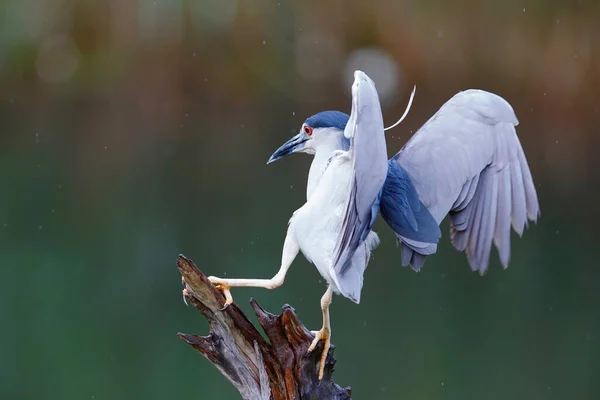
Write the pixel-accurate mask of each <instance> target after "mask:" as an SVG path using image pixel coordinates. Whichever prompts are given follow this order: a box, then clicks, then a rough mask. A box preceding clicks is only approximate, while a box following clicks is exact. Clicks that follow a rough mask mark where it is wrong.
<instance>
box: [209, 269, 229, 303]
mask: <svg viewBox="0 0 600 400" xmlns="http://www.w3.org/2000/svg"><path fill="white" fill-rule="evenodd" d="M208 280H209V281H210V283H212V284H213V285H215V288H216V289H217V290H220V291H221V292H222V293H223V295H224V296H225V304H223V307H221V308H219V311H224V310H226V309H227V307H229V305H230V304H231V303H233V296H232V295H231V286H229V284H228V283H227V282H225V281H223V280H222V279H219V278H216V277H214V276H209V277H208Z"/></svg>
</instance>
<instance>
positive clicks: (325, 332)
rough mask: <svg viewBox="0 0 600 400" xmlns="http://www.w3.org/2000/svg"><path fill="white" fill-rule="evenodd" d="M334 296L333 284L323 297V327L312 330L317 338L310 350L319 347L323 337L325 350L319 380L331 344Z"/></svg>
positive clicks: (320, 362) (320, 365)
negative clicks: (331, 311)
mask: <svg viewBox="0 0 600 400" xmlns="http://www.w3.org/2000/svg"><path fill="white" fill-rule="evenodd" d="M332 298H333V289H332V288H331V285H330V286H329V287H328V288H327V291H326V292H325V294H324V295H323V297H321V310H323V327H322V328H321V330H320V331H312V333H313V335H315V338H314V339H313V341H312V343H311V344H310V347H309V348H308V352H309V353H310V352H311V351H313V350H314V349H315V347H317V344H318V343H319V340H321V339H323V352H322V353H321V360H320V361H319V380H321V379H323V371H324V370H325V360H326V359H327V353H328V352H329V347H330V346H331V324H330V322H329V305H330V304H331V300H332Z"/></svg>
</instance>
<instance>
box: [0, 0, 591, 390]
mask: <svg viewBox="0 0 600 400" xmlns="http://www.w3.org/2000/svg"><path fill="white" fill-rule="evenodd" d="M599 21H600V3H599V2H597V1H583V0H582V1H540V0H524V1H518V2H517V1H500V0H498V1H485V2H481V1H467V0H463V1H453V2H447V1H442V0H427V1H378V0H371V1H368V2H367V1H363V2H358V1H343V0H336V1H303V2H300V1H289V0H287V1H284V0H282V1H280V2H277V1H274V0H273V1H266V0H263V1H241V0H240V1H232V0H210V1H192V0H189V1H186V0H138V1H132V0H105V1H83V0H80V1H76V0H1V1H0V193H2V195H1V196H0V265H1V269H0V296H1V297H0V398H1V399H176V398H197V399H212V398H215V399H236V398H238V395H237V392H236V391H235V390H234V389H233V387H232V386H231V385H230V384H229V383H228V382H227V381H226V380H225V378H223V377H222V376H221V374H220V373H219V372H218V371H217V370H216V368H214V367H213V366H212V365H211V364H210V363H209V362H208V361H206V360H205V359H203V358H202V357H201V356H200V355H199V354H197V353H195V352H194V351H193V350H191V349H190V348H188V347H187V346H186V345H185V344H183V343H182V342H180V341H179V339H178V338H177V336H176V333H177V332H178V331H184V332H189V333H199V334H205V333H207V324H206V322H205V321H204V320H203V318H202V317H201V315H200V314H199V313H198V312H196V310H194V309H193V308H191V307H185V306H184V304H183V302H182V298H181V289H182V286H181V282H180V277H179V275H178V273H177V270H176V269H175V260H176V257H177V255H178V254H179V253H183V254H185V255H187V256H189V257H191V258H192V259H193V260H194V261H195V262H196V263H197V264H198V265H199V266H200V267H201V268H202V269H203V271H204V272H206V273H207V274H209V275H217V276H226V277H270V276H272V275H273V274H274V273H275V272H276V271H277V269H278V268H279V261H280V256H281V254H280V252H281V247H282V243H283V239H284V235H285V232H286V224H287V221H288V219H289V217H290V216H291V214H292V212H293V211H294V210H295V209H297V208H299V207H300V206H301V205H302V204H303V202H304V200H305V182H306V176H307V172H308V166H309V163H310V161H311V160H310V158H309V157H308V156H294V157H289V158H287V159H285V160H282V161H279V162H277V163H276V164H274V165H269V166H267V165H265V162H266V160H267V159H268V157H269V155H270V154H271V153H272V152H273V151H274V150H275V149H276V148H277V147H278V146H279V145H280V144H282V143H283V142H284V141H285V140H287V139H288V138H289V137H290V136H292V135H293V134H295V133H296V132H297V131H298V129H299V128H300V126H301V124H302V122H303V121H304V119H305V118H306V117H308V116H310V115H312V114H313V113H315V112H318V111H321V110H324V109H340V110H343V111H349V109H350V95H349V89H350V83H351V79H352V78H351V74H352V71H353V70H354V69H356V68H361V69H364V70H365V71H366V72H367V73H369V74H370V75H371V76H372V77H373V78H374V80H375V82H376V83H377V84H378V87H379V89H380V94H381V98H382V103H383V113H384V119H385V121H386V124H388V125H389V124H391V123H393V122H394V121H395V120H396V119H397V118H398V117H399V116H400V115H401V113H402V111H403V110H404V108H405V105H406V102H407V100H408V94H409V93H410V90H411V88H412V86H413V85H414V84H416V85H417V93H416V99H415V103H414V105H413V108H412V110H411V112H410V114H409V116H408V118H407V119H406V121H405V122H404V123H403V124H402V125H401V126H400V127H398V128H396V129H394V130H393V131H391V132H389V133H388V149H389V152H390V155H392V154H394V153H395V152H397V151H398V150H399V149H400V148H401V146H402V145H403V144H404V142H405V141H406V140H407V139H408V138H409V137H410V135H411V134H412V133H413V132H414V131H416V129H418V128H419V127H420V126H421V125H422V124H423V123H424V122H425V121H426V120H427V119H428V118H429V117H430V116H432V115H433V113H434V112H435V111H436V110H437V109H438V108H439V107H440V106H441V105H442V104H443V102H445V101H446V100H447V99H448V98H450V97H451V96H452V95H454V94H455V93H456V92H458V91H459V90H464V89H468V88H482V89H486V90H489V91H493V92H495V93H498V94H500V95H501V96H503V97H504V98H506V99H507V100H508V101H509V102H510V103H511V104H512V105H513V107H514V109H515V111H516V113H517V116H518V118H519V119H520V122H521V124H520V125H519V127H518V133H519V135H520V138H521V141H522V143H523V146H524V148H525V152H526V154H527V157H528V160H529V163H530V166H531V169H532V172H533V175H534V179H535V181H536V186H537V188H538V193H539V196H540V203H541V207H542V218H541V220H540V221H539V223H538V224H537V225H533V226H530V228H529V229H528V230H527V231H526V233H525V235H524V237H523V239H522V240H517V238H516V235H514V234H513V247H512V248H513V257H512V263H511V266H510V268H508V270H506V271H503V270H502V268H501V265H500V263H499V261H498V257H497V255H496V253H495V252H494V253H493V254H492V262H491V266H490V270H489V273H488V274H487V275H486V276H485V277H480V276H479V275H478V274H476V273H473V272H471V271H470V270H469V268H468V264H467V262H466V258H465V256H464V254H461V253H458V252H456V251H455V250H453V248H452V247H451V246H450V244H449V243H448V234H447V232H448V225H447V223H444V224H443V226H442V228H443V233H444V238H443V241H442V244H441V246H440V248H439V251H438V254H437V255H435V256H433V257H430V258H429V259H428V261H427V263H426V266H425V268H424V270H423V271H422V272H421V273H419V274H416V273H414V272H412V271H411V270H409V269H407V268H402V267H401V266H400V250H399V249H397V248H396V245H395V239H394V236H393V234H392V232H391V231H390V229H388V228H387V226H385V225H384V224H383V223H382V222H381V221H379V222H378V223H377V225H376V228H377V229H376V230H377V231H378V232H379V233H380V236H381V238H382V244H381V246H380V248H379V249H378V250H377V251H376V252H375V255H374V257H373V260H372V261H371V264H370V266H369V269H368V270H367V272H366V279H365V286H364V289H363V295H362V299H363V300H362V302H361V304H360V305H355V304H353V303H351V302H350V301H348V300H346V299H344V298H342V297H336V298H335V299H334V302H333V305H332V309H331V312H332V324H333V343H334V344H335V345H336V346H337V350H336V356H337V359H338V365H337V367H336V373H335V375H334V377H335V379H336V381H337V382H339V383H340V384H342V385H351V386H352V387H353V397H354V398H355V399H367V398H369V399H371V398H376V399H399V398H403V399H597V398H600V383H599V382H598V381H599V378H600V375H599V374H600V346H599V341H600V318H599V311H598V306H599V304H600V291H599V285H600V269H599V268H598V265H597V263H598V261H597V260H598V256H597V254H596V252H595V246H594V242H595V234H594V233H595V229H597V222H599V221H600V218H599V217H600V215H599V214H600V213H599V212H598V207H597V204H598V203H597V194H598V191H599V189H598V184H600V180H599V179H598V174H597V171H598V167H599V162H598V156H597V149H598V144H599V143H598V141H599V140H598V138H599V132H598V127H599V125H600V104H599V100H600V96H599V92H600V51H599V49H600V22H599ZM324 289H325V286H324V283H323V282H322V281H321V278H320V276H319V275H318V273H317V271H316V269H315V268H314V267H313V266H312V265H310V264H308V262H307V261H306V260H305V259H304V258H303V257H302V256H300V257H298V258H297V259H296V261H295V263H294V264H293V267H292V269H291V270H290V273H289V274H288V279H287V282H286V284H285V285H284V286H283V287H282V288H280V289H278V290H275V291H266V290H261V289H238V290H235V291H234V292H233V295H234V297H235V299H236V300H237V302H238V303H239V304H240V305H241V306H242V307H243V308H244V309H245V310H247V311H249V312H250V308H249V306H248V302H247V300H248V299H249V297H250V296H254V297H256V298H257V299H258V301H259V302H260V304H261V305H262V306H263V307H265V308H266V309H267V310H269V311H272V312H277V311H278V310H279V309H280V307H281V305H283V304H284V303H290V304H292V305H293V306H294V307H295V308H296V310H297V311H298V313H299V315H300V317H301V318H302V319H303V322H304V323H305V324H306V325H307V326H308V327H310V328H312V329H317V328H319V327H320V324H321V314H320V309H319V299H320V296H321V295H322V293H323V291H324Z"/></svg>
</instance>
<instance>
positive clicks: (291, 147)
mask: <svg viewBox="0 0 600 400" xmlns="http://www.w3.org/2000/svg"><path fill="white" fill-rule="evenodd" d="M349 118H350V116H349V115H348V114H345V113H343V112H341V111H322V112H320V113H318V114H315V115H313V116H312V117H310V118H308V119H307V120H306V121H304V123H303V124H302V127H301V128H300V132H299V133H298V134H297V135H296V136H294V137H293V138H291V139H290V140H288V141H287V142H285V143H284V144H283V145H282V146H281V147H280V148H278V149H277V150H276V151H275V153H273V155H272V156H271V158H269V161H268V162H267V164H270V163H272V162H273V161H277V160H279V159H280V158H283V157H285V156H287V155H288V154H292V153H308V154H316V153H317V152H318V151H320V150H323V151H327V152H329V153H331V151H333V150H347V149H348V147H349V146H350V141H349V140H348V139H346V138H345V137H344V128H345V127H346V124H347V123H348V119H349Z"/></svg>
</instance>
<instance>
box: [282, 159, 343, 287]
mask: <svg viewBox="0 0 600 400" xmlns="http://www.w3.org/2000/svg"><path fill="white" fill-rule="evenodd" d="M351 172H352V171H351V163H350V159H349V158H348V157H347V153H346V152H342V151H340V152H336V154H335V155H334V156H333V157H332V159H331V162H330V163H329V166H328V167H327V169H326V170H325V172H324V173H323V175H322V176H321V179H320V180H319V182H318V184H317V186H316V187H315V188H314V190H313V192H312V194H311V196H310V197H309V199H308V201H307V202H306V204H304V205H303V206H302V207H301V208H300V209H298V210H297V211H296V212H295V213H294V215H293V216H292V219H291V220H290V230H291V231H292V232H294V234H295V236H296V239H297V241H298V243H299V244H300V250H301V251H302V253H303V254H304V256H305V257H306V258H307V259H308V260H309V261H310V262H312V263H313V264H315V266H316V267H317V269H318V270H319V273H320V274H321V275H322V276H323V278H325V279H326V280H327V281H328V282H329V283H330V284H333V282H332V280H331V276H330V268H331V264H332V261H333V251H334V248H335V245H336V242H337V239H338V235H339V232H340V230H341V227H342V220H343V218H344V212H345V210H346V202H347V200H348V193H349V186H350V179H351V176H352V174H351ZM334 289H335V288H334Z"/></svg>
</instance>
